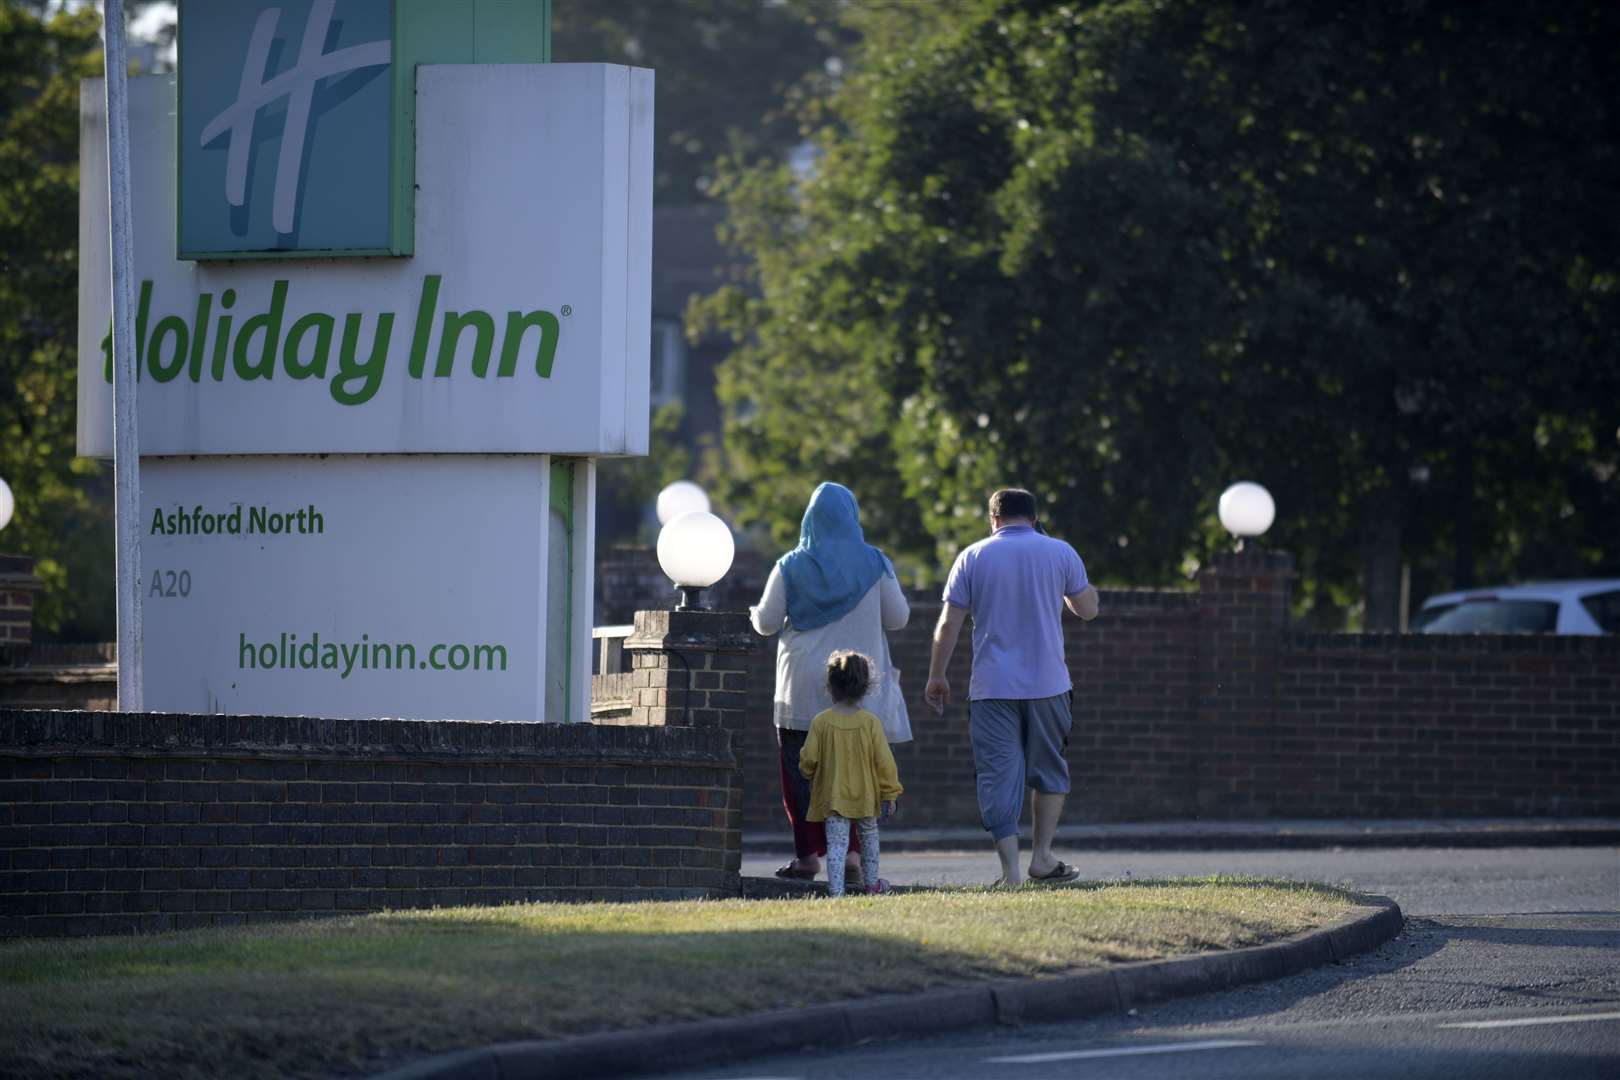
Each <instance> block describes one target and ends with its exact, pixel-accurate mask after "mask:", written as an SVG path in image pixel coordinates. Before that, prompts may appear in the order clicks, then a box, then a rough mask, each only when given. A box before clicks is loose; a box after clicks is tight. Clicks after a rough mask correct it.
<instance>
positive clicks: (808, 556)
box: [776, 484, 894, 630]
mask: <svg viewBox="0 0 1620 1080" xmlns="http://www.w3.org/2000/svg"><path fill="white" fill-rule="evenodd" d="M776 565H777V567H778V568H779V569H780V570H781V571H782V580H783V583H784V584H786V585H787V615H788V622H789V623H791V624H792V626H793V629H795V630H814V629H815V628H816V627H818V626H826V625H827V624H828V623H830V622H835V621H836V620H838V619H841V618H843V617H844V616H845V615H848V614H849V613H850V612H851V611H854V610H855V605H856V604H859V603H860V602H861V597H863V596H865V595H866V593H867V590H869V589H871V587H872V585H873V583H874V582H876V581H877V580H878V579H879V578H881V577H882V576H883V575H884V574H893V573H894V568H893V567H891V566H890V565H889V560H888V558H887V557H886V556H885V555H884V554H883V552H881V551H879V550H878V549H877V548H875V547H873V546H872V545H871V544H868V543H867V542H866V537H865V536H864V535H863V534H862V533H861V517H860V509H859V507H857V506H856V504H855V494H854V493H853V492H852V491H850V490H849V488H847V487H845V486H844V485H842V484H822V485H821V486H820V487H818V488H816V490H815V493H814V494H813V495H811V496H810V505H809V506H807V507H805V508H804V520H803V521H802V522H801V523H800V524H799V546H798V547H796V548H794V549H793V550H792V551H790V552H788V553H787V554H786V555H783V556H782V557H781V558H780V559H778V560H777V561H776Z"/></svg>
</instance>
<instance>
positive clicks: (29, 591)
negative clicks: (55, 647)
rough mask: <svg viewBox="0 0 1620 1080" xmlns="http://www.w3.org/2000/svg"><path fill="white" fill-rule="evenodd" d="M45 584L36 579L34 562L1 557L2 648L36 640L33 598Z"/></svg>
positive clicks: (7, 556)
mask: <svg viewBox="0 0 1620 1080" xmlns="http://www.w3.org/2000/svg"><path fill="white" fill-rule="evenodd" d="M43 587H44V582H42V581H40V580H39V578H37V577H35V576H34V560H33V559H30V558H28V557H27V556H24V555H0V645H27V644H29V643H30V642H32V641H33V640H34V596H35V594H36V593H38V592H39V590H40V589H41V588H43Z"/></svg>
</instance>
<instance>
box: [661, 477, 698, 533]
mask: <svg viewBox="0 0 1620 1080" xmlns="http://www.w3.org/2000/svg"><path fill="white" fill-rule="evenodd" d="M655 509H656V510H657V512H658V524H659V525H660V526H663V525H668V524H669V523H670V522H671V521H674V520H675V519H676V518H678V517H680V516H681V515H682V514H689V513H691V512H692V511H694V510H701V511H703V512H704V513H708V511H709V496H708V495H707V494H706V493H705V492H704V490H703V489H702V488H700V487H698V486H697V485H696V484H694V483H692V481H690V480H677V481H675V482H674V483H673V484H668V485H666V486H665V487H664V490H662V491H660V492H659V493H658V502H657V503H656V505H655Z"/></svg>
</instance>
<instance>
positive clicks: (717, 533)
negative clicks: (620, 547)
mask: <svg viewBox="0 0 1620 1080" xmlns="http://www.w3.org/2000/svg"><path fill="white" fill-rule="evenodd" d="M736 554H737V544H736V541H734V540H733V539H732V538H731V530H730V529H728V528H726V523H725V522H723V521H721V520H720V519H719V518H717V517H715V516H714V515H713V514H711V513H709V512H708V511H707V510H691V511H688V512H687V513H684V514H681V515H680V516H679V517H675V518H671V519H670V520H669V522H668V523H667V524H665V526H664V527H663V529H662V530H661V531H660V532H659V533H658V565H659V567H660V568H662V569H663V571H664V575H665V576H666V577H668V578H669V580H670V581H672V582H674V584H675V587H676V588H677V589H679V590H680V593H681V602H680V603H679V604H677V605H676V608H675V610H677V611H691V610H696V609H701V608H702V603H701V601H700V599H699V596H700V594H701V593H702V592H703V590H704V589H707V588H708V587H709V586H711V585H713V584H714V583H715V582H717V581H719V580H720V579H721V578H723V577H725V576H726V571H728V570H730V569H731V560H732V559H733V558H734V557H735V556H736Z"/></svg>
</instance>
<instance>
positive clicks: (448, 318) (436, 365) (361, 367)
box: [101, 274, 573, 405]
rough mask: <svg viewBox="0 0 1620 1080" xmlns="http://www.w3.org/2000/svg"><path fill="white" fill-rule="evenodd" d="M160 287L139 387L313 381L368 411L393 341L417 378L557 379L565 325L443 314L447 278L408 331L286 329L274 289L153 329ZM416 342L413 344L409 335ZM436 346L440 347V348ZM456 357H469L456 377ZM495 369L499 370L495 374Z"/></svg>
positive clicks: (363, 325) (301, 322)
mask: <svg viewBox="0 0 1620 1080" xmlns="http://www.w3.org/2000/svg"><path fill="white" fill-rule="evenodd" d="M152 285H153V283H152V282H151V281H143V282H142V283H141V290H140V300H139V302H138V303H137V305H136V311H135V347H136V368H135V373H136V378H138V379H150V380H152V381H153V382H156V383H169V382H174V381H175V380H177V379H181V378H182V376H183V377H184V381H187V382H191V383H202V382H204V381H210V382H225V381H226V380H228V379H229V380H235V381H239V382H244V383H253V382H258V381H269V380H272V379H278V378H280V379H293V380H307V379H315V380H317V381H319V382H324V383H326V386H327V389H328V392H329V393H330V394H331V396H332V400H333V401H335V402H337V403H338V404H339V405H364V404H365V403H366V402H368V401H370V400H371V399H372V398H373V397H375V396H376V393H377V390H378V388H379V387H381V386H382V384H383V379H384V377H385V376H386V374H387V372H388V367H389V357H390V356H392V355H393V353H394V345H395V343H396V342H398V343H399V344H401V345H403V346H404V347H405V350H406V351H405V353H404V356H405V374H406V377H408V378H410V379H415V380H420V379H423V378H434V379H448V378H451V377H453V376H455V375H458V374H462V373H463V372H464V373H465V374H466V375H469V376H471V377H472V378H476V379H486V378H489V377H490V376H491V375H493V376H494V377H495V378H497V379H514V378H518V377H519V376H532V377H533V378H537V379H549V378H551V368H552V363H553V361H554V360H555V359H556V356H557V342H558V340H559V339H560V337H561V336H562V324H563V321H564V320H565V319H567V318H568V317H569V316H570V315H572V314H573V309H572V308H570V307H569V306H567V305H566V304H565V305H564V306H563V308H562V318H559V317H558V316H557V315H556V314H554V313H552V312H550V311H545V310H538V311H507V312H505V313H503V315H502V316H501V317H500V318H497V316H496V315H495V314H492V313H491V312H488V311H478V310H470V311H450V310H445V311H442V312H441V311H440V310H439V286H440V277H439V275H437V274H429V275H428V276H427V277H425V278H423V279H422V288H421V292H420V293H419V294H418V296H417V303H416V311H415V313H414V315H413V316H412V318H411V322H410V328H409V330H406V329H405V327H404V326H402V325H401V326H399V332H397V333H396V324H397V323H398V320H396V319H395V312H392V311H382V312H377V313H375V314H370V315H367V314H362V313H360V312H349V313H346V314H344V315H342V316H338V315H334V314H331V313H329V312H325V311H311V312H309V313H307V314H304V315H301V316H299V317H297V318H295V319H293V320H292V321H291V322H290V323H289V322H288V320H287V298H288V295H289V293H290V292H291V288H292V286H291V284H290V282H288V281H286V280H280V281H276V282H275V283H274V284H273V285H272V286H271V288H270V295H269V296H268V297H263V298H261V299H260V300H259V301H258V303H256V304H250V303H248V302H246V298H245V297H239V296H238V295H237V291H236V290H235V289H224V290H222V291H221V292H220V294H219V295H218V296H215V295H214V294H213V293H207V292H205V293H201V294H200V295H198V297H197V307H196V310H195V311H194V312H193V313H192V315H191V317H190V318H189V319H187V318H186V317H184V316H182V315H172V314H166V315H163V316H161V317H159V318H157V319H156V321H154V320H153V310H152V309H153V300H152V292H153V287H152ZM407 334H408V335H409V336H408V337H407V336H406V335H407ZM435 344H436V345H437V348H435V347H434V346H435ZM101 350H102V355H103V362H102V378H103V379H104V380H105V381H106V382H107V383H108V384H109V385H110V384H111V383H112V336H111V334H110V333H109V334H108V336H107V337H105V338H103V339H102V341H101ZM458 355H467V356H468V357H469V359H468V360H467V363H466V365H465V367H463V368H462V369H461V370H460V371H458V370H457V357H458ZM491 367H493V368H494V370H493V371H491Z"/></svg>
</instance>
